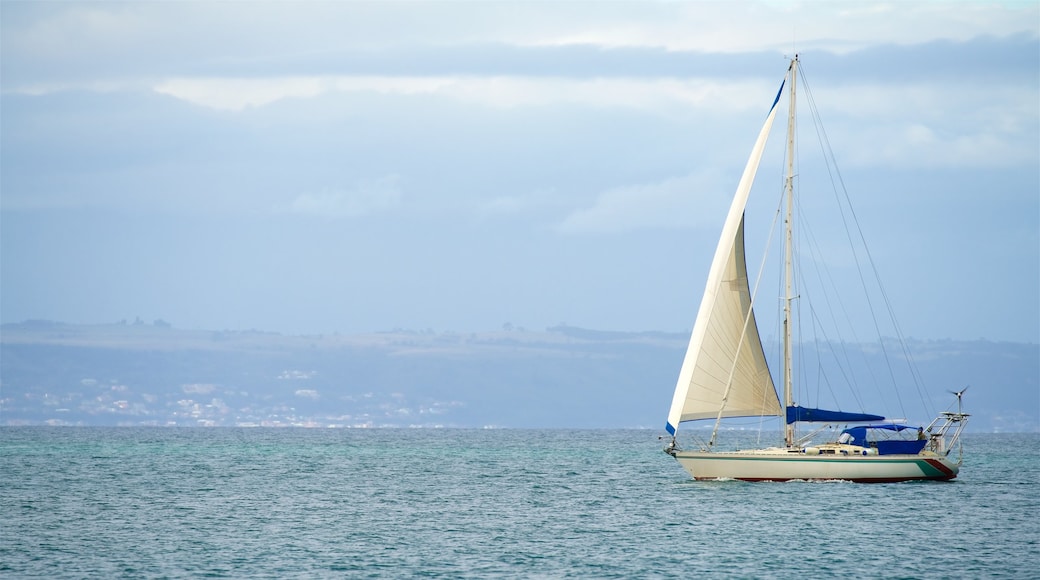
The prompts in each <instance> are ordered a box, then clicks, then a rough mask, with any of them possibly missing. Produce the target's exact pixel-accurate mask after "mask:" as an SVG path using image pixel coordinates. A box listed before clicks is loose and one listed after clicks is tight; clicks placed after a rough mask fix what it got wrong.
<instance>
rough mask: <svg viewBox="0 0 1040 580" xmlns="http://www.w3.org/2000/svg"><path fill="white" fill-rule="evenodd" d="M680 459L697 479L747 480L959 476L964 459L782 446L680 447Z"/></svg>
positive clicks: (867, 480) (870, 480)
mask: <svg viewBox="0 0 1040 580" xmlns="http://www.w3.org/2000/svg"><path fill="white" fill-rule="evenodd" d="M675 459H676V460H678V461H679V464H680V465H682V467H683V469H685V470H686V471H687V472H688V473H689V474H690V475H691V476H692V477H693V478H694V479H739V480H743V481H789V480H847V481H855V482H862V483H886V482H895V481H910V480H916V479H930V480H941V481H942V480H950V479H953V478H955V477H957V472H958V471H959V470H960V464H959V463H955V462H953V461H950V460H949V459H948V458H946V457H944V456H942V455H938V454H935V453H932V452H927V451H926V452H923V453H920V454H918V455H853V454H849V455H842V454H840V453H839V454H834V455H807V454H805V453H802V452H800V451H798V450H794V451H789V450H787V449H783V448H773V449H762V450H756V451H734V452H710V453H709V452H705V451H677V452H675Z"/></svg>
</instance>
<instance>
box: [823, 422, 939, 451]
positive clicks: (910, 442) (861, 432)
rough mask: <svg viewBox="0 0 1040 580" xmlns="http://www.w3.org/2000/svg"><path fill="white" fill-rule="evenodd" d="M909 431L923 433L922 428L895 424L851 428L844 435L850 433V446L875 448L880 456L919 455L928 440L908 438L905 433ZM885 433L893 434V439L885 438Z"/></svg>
mask: <svg viewBox="0 0 1040 580" xmlns="http://www.w3.org/2000/svg"><path fill="white" fill-rule="evenodd" d="M907 430H910V431H911V432H912V433H923V431H922V430H921V428H920V427H911V426H909V425H895V424H882V425H863V426H861V427H851V428H849V429H845V430H844V431H842V433H843V434H844V433H848V434H849V435H850V436H851V437H852V439H851V440H849V441H848V442H849V443H850V444H852V445H859V446H861V447H873V448H875V449H877V450H878V455H917V454H918V453H920V452H921V450H922V449H924V446H925V445H926V444H927V443H928V441H927V439H921V438H919V436H918V438H914V439H910V438H907V436H906V435H908V434H904V433H903V432H904V431H907ZM885 431H892V432H893V433H892V434H891V438H886V437H885V436H884V432H885ZM897 434H898V435H897Z"/></svg>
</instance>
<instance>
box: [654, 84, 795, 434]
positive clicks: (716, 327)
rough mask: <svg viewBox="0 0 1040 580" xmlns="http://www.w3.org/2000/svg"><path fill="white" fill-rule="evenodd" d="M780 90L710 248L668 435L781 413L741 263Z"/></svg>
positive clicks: (745, 269) (746, 276) (745, 266)
mask: <svg viewBox="0 0 1040 580" xmlns="http://www.w3.org/2000/svg"><path fill="white" fill-rule="evenodd" d="M783 88H784V85H783V83H781V85H780V91H778V92H777V94H776V99H774V100H773V105H772V107H770V109H769V115H768V116H767V117H766V122H765V124H764V125H763V126H762V130H761V131H760V132H759V134H758V139H757V140H756V141H755V147H754V149H752V151H751V157H750V158H749V159H748V162H747V165H746V166H745V167H744V173H743V175H742V176H741V178H740V184H739V185H738V186H737V192H736V194H735V195H734V197H733V203H732V205H731V206H730V208H729V214H727V217H726V223H725V225H724V226H723V228H722V236H721V238H720V239H719V245H718V247H717V248H716V249H715V257H714V259H713V260H712V263H711V270H710V271H709V272H708V281H707V284H706V285H705V288H704V297H703V298H702V299H701V305H700V309H699V310H698V312H697V321H696V323H694V327H693V333H692V334H691V335H690V344H689V347H688V348H687V350H686V357H685V359H684V360H683V366H682V369H681V370H680V371H679V380H678V382H677V383H676V387H675V395H674V397H673V399H672V407H671V410H670V411H669V413H668V423H667V424H666V425H665V428H666V429H667V430H668V432H669V433H671V434H672V435H675V430H676V428H678V426H679V423H680V422H682V421H691V420H694V419H713V418H716V417H748V416H766V415H775V416H782V415H783V409H782V408H781V405H780V400H779V398H778V397H777V394H776V388H775V387H774V386H773V379H772V377H771V376H770V374H769V367H768V365H767V364H766V358H765V353H764V352H763V350H762V341H761V339H760V338H759V335H758V327H757V326H756V324H755V315H754V312H753V311H752V309H751V289H750V286H749V284H748V275H747V265H746V263H745V261H744V207H745V206H746V205H747V199H748V194H749V193H750V192H751V185H752V184H753V183H754V181H755V174H756V173H757V171H758V165H759V162H760V161H761V159H762V152H763V150H764V149H765V146H766V140H767V139H768V137H769V130H770V128H771V127H772V126H773V119H774V118H775V117H776V110H777V103H778V102H779V101H780V94H781V93H782V92H783ZM731 385H732V388H730V386H731ZM720 409H721V411H720Z"/></svg>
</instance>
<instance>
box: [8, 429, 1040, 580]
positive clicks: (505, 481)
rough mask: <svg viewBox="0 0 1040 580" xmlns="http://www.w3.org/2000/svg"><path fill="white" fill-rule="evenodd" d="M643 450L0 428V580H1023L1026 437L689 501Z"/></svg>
mask: <svg viewBox="0 0 1040 580" xmlns="http://www.w3.org/2000/svg"><path fill="white" fill-rule="evenodd" d="M659 435H660V433H658V432H655V431H652V430H585V431H572V430H512V429H490V430H482V429H472V430H467V429H265V428H161V427H160V428H136V427H114V428H102V427H96V428H79V427H3V428H0V499H2V501H0V526H2V528H0V577H2V578H395V579H396V578H694V577H710V578H837V577H841V578H854V577H869V578H1038V577H1040V452H1038V450H1040V434H966V435H965V436H964V437H963V443H964V464H963V467H962V470H961V474H960V477H958V478H957V479H956V480H954V481H952V482H906V483H892V484H854V483H842V482H829V483H810V482H787V483H745V482H739V481H701V482H698V481H692V480H691V479H690V478H689V477H688V476H687V475H686V473H685V472H684V471H683V470H682V469H681V468H680V467H679V465H678V464H677V463H676V462H675V461H674V460H673V459H672V458H671V457H669V456H667V455H665V454H664V453H662V448H663V447H664V445H665V443H666V441H663V440H661V439H659Z"/></svg>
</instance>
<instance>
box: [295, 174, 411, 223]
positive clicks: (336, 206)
mask: <svg viewBox="0 0 1040 580" xmlns="http://www.w3.org/2000/svg"><path fill="white" fill-rule="evenodd" d="M399 182H400V179H399V178H398V177H397V176H396V175H391V176H387V177H382V178H379V179H373V180H368V181H363V182H360V183H358V184H357V185H356V186H355V187H354V188H352V189H327V190H323V191H320V192H317V193H304V194H301V195H299V196H297V197H296V199H294V200H293V201H292V203H291V204H290V205H289V208H288V209H289V211H290V212H292V213H297V214H303V215H311V216H321V217H326V218H353V217H360V216H364V215H368V214H373V213H378V212H384V211H389V210H392V209H395V208H398V207H400V206H401V199H402V194H401V188H400V186H399Z"/></svg>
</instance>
